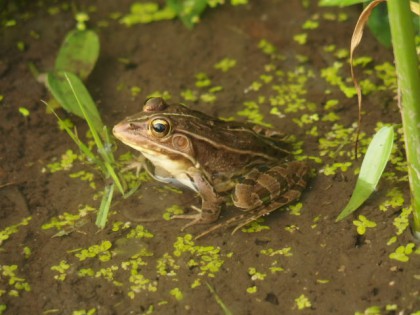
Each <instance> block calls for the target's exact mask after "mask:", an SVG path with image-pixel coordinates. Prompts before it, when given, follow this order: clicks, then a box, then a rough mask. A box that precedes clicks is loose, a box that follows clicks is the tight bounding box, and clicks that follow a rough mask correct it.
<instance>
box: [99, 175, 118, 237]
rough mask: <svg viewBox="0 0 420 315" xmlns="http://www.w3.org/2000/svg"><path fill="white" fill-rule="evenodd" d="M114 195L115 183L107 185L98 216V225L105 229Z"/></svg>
mask: <svg viewBox="0 0 420 315" xmlns="http://www.w3.org/2000/svg"><path fill="white" fill-rule="evenodd" d="M113 195H114V184H113V183H112V184H111V185H107V186H105V189H104V195H103V196H102V200H101V205H100V206H99V211H98V214H97V216H96V222H95V223H96V225H97V226H98V227H99V228H101V229H103V228H104V227H105V225H106V221H107V219H108V213H109V209H110V207H111V202H112V197H113Z"/></svg>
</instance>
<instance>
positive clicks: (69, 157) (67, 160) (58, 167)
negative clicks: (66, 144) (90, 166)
mask: <svg viewBox="0 0 420 315" xmlns="http://www.w3.org/2000/svg"><path fill="white" fill-rule="evenodd" d="M78 159H79V156H78V155H77V154H76V153H74V152H73V150H70V149H69V150H67V151H66V152H65V153H64V154H63V155H61V159H60V161H57V162H54V163H50V164H47V168H48V170H49V171H50V173H55V172H58V171H68V170H70V169H71V168H72V167H73V163H74V162H75V161H76V160H78Z"/></svg>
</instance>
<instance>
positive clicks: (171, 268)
mask: <svg viewBox="0 0 420 315" xmlns="http://www.w3.org/2000/svg"><path fill="white" fill-rule="evenodd" d="M178 269H180V266H179V265H178V264H177V263H176V262H175V259H174V258H173V257H172V256H171V255H169V254H168V253H165V254H163V256H162V257H160V258H158V259H157V261H156V270H157V273H158V275H161V276H168V277H174V276H176V270H178Z"/></svg>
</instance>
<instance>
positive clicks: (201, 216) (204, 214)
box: [171, 206, 220, 231]
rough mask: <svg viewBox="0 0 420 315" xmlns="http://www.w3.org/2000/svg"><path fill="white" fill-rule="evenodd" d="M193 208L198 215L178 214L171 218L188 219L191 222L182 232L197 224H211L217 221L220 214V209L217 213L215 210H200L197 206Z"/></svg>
mask: <svg viewBox="0 0 420 315" xmlns="http://www.w3.org/2000/svg"><path fill="white" fill-rule="evenodd" d="M191 208H192V209H193V210H195V211H197V213H196V214H177V215H173V216H172V217H171V218H173V219H186V220H191V222H188V223H187V224H186V225H184V226H183V227H182V228H181V231H184V230H185V229H186V228H187V227H190V226H192V225H196V224H206V223H211V222H214V221H216V220H217V218H218V217H219V213H220V208H217V209H216V211H214V209H204V210H203V209H200V208H198V207H196V206H191Z"/></svg>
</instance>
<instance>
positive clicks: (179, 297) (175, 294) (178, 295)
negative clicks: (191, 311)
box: [169, 288, 184, 301]
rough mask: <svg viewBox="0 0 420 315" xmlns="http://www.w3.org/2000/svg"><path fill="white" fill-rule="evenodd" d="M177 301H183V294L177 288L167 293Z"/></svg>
mask: <svg viewBox="0 0 420 315" xmlns="http://www.w3.org/2000/svg"><path fill="white" fill-rule="evenodd" d="M169 294H170V295H172V296H173V297H174V298H175V299H176V300H177V301H182V300H183V299H184V294H183V293H182V291H181V290H180V289H179V288H174V289H172V290H171V291H170V292H169Z"/></svg>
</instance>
